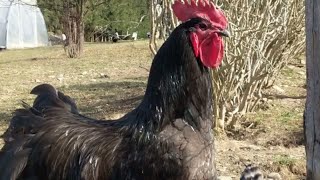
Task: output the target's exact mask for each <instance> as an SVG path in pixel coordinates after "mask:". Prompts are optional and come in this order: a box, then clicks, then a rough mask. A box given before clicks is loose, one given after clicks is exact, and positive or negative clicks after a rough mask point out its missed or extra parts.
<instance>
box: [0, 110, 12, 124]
mask: <svg viewBox="0 0 320 180" xmlns="http://www.w3.org/2000/svg"><path fill="white" fill-rule="evenodd" d="M12 113H13V112H0V126H1V125H3V124H7V123H8V122H9V120H10V118H11V117H12Z"/></svg>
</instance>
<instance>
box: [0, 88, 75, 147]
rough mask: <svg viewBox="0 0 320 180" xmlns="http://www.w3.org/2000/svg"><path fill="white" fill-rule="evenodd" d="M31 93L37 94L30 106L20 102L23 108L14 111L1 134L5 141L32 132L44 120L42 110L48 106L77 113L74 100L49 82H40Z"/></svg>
mask: <svg viewBox="0 0 320 180" xmlns="http://www.w3.org/2000/svg"><path fill="white" fill-rule="evenodd" d="M31 94H34V95H37V97H36V98H35V100H34V102H33V106H32V107H31V106H30V105H28V104H27V103H25V102H22V106H23V107H24V109H18V110H16V111H15V113H14V115H13V117H12V119H11V121H10V125H9V127H8V129H7V130H6V132H5V133H4V134H3V135H2V136H1V137H2V138H3V139H4V141H5V142H11V141H13V140H14V139H16V138H17V137H20V136H23V135H25V134H34V133H36V132H37V131H38V127H39V126H40V125H41V124H42V122H44V118H43V116H44V114H43V112H44V111H45V110H46V109H47V108H50V107H54V108H63V109H65V110H67V111H70V112H71V113H74V114H79V112H78V108H77V106H76V104H75V102H74V100H73V99H72V98H71V97H69V96H67V95H64V94H63V93H62V92H59V91H57V90H56V89H55V88H54V87H53V86H51V85H50V84H41V85H38V86H36V87H35V88H33V89H32V91H31Z"/></svg>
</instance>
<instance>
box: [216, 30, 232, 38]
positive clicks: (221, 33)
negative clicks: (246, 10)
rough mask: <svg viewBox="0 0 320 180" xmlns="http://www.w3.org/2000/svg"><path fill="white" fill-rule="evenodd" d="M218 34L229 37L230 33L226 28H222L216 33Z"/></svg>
mask: <svg viewBox="0 0 320 180" xmlns="http://www.w3.org/2000/svg"><path fill="white" fill-rule="evenodd" d="M218 34H219V35H220V36H225V37H230V36H231V34H230V32H229V31H228V30H222V31H220V32H219V33H218Z"/></svg>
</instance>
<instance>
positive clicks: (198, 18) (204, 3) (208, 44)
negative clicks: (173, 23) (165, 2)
mask: <svg viewBox="0 0 320 180" xmlns="http://www.w3.org/2000/svg"><path fill="white" fill-rule="evenodd" d="M172 9H173V12H174V14H175V15H176V16H177V18H178V19H179V20H180V21H182V22H183V23H184V25H185V27H186V28H187V31H188V34H189V38H190V42H191V44H192V48H193V51H194V55H195V56H196V57H197V58H199V59H200V60H201V62H202V64H203V65H204V66H206V67H210V68H215V67H218V66H219V65H220V64H221V61H222V58H223V52H224V50H223V41H222V36H229V33H228V31H227V30H226V29H227V18H226V17H225V15H224V14H223V12H222V11H221V10H220V9H218V8H217V7H215V5H214V4H213V3H212V2H209V1H208V0H198V3H196V2H195V0H190V4H189V3H188V1H187V0H182V1H180V0H176V1H175V2H174V4H173V5H172Z"/></svg>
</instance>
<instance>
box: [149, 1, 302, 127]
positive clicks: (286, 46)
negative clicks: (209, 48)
mask: <svg viewBox="0 0 320 180" xmlns="http://www.w3.org/2000/svg"><path fill="white" fill-rule="evenodd" d="M152 2H153V4H152V5H151V10H152V11H151V12H152V15H151V17H152V18H151V19H153V20H152V22H151V24H152V31H153V33H152V34H153V35H154V38H156V36H155V35H156V34H157V32H158V31H159V30H160V29H161V28H162V29H163V28H164V29H166V30H167V29H172V28H174V27H175V26H176V25H177V23H176V20H175V18H174V17H173V16H172V10H171V8H170V6H171V3H172V1H169V0H152ZM214 2H215V4H217V5H220V7H221V8H222V9H223V10H224V11H225V13H226V16H227V17H228V21H229V31H230V32H231V34H232V37H230V38H226V43H225V50H226V56H225V59H224V61H223V65H222V66H221V67H220V68H219V69H216V70H213V71H212V75H213V85H214V94H213V98H214V107H215V109H214V111H215V116H214V122H215V127H216V128H221V129H223V130H224V129H225V127H234V125H235V124H236V123H237V120H238V119H240V118H239V117H241V116H243V115H244V114H245V113H246V112H250V111H253V110H255V109H256V107H257V105H258V104H259V103H260V102H261V100H262V91H263V90H264V89H266V88H268V87H271V86H272V84H273V82H274V80H275V78H277V76H278V75H279V73H280V71H281V70H282V69H283V68H284V67H285V66H286V65H287V63H288V62H289V61H290V60H292V59H295V58H297V57H299V56H301V54H302V53H303V52H304V51H305V48H304V47H305V46H304V44H305V38H304V34H305V32H304V24H305V23H304V19H305V15H304V14H305V13H304V2H303V1H300V0H238V1H234V0H214ZM159 5H160V6H161V7H162V8H163V9H166V10H167V11H164V12H163V13H162V14H156V13H155V7H156V6H159ZM164 22H166V23H164ZM150 47H157V45H156V40H155V39H151V40H150ZM151 49H152V48H151ZM156 50H157V48H154V51H153V52H154V53H155V52H156Z"/></svg>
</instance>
